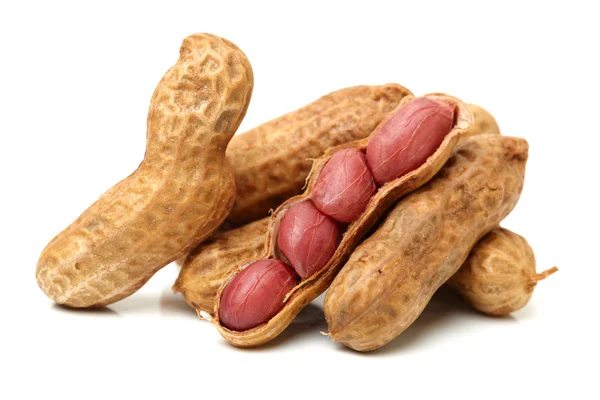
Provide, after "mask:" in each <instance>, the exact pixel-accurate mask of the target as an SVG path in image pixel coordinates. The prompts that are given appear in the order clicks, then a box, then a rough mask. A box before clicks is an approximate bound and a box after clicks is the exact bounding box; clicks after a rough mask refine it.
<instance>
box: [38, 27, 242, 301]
mask: <svg viewBox="0 0 600 400" xmlns="http://www.w3.org/2000/svg"><path fill="white" fill-rule="evenodd" d="M253 82H254V80H253V74H252V68H251V66H250V63H249V61H248V59H247V58H246V56H245V55H244V53H243V52H242V51H241V50H240V49H239V48H238V47H236V46H235V45H234V44H232V43H231V42H229V41H227V40H225V39H222V38H219V37H217V36H213V35H209V34H196V35H191V36H188V37H187V38H186V39H185V40H184V41H183V43H182V45H181V49H180V57H179V59H178V61H177V63H176V64H175V65H174V66H173V67H172V68H171V69H170V70H169V71H168V72H167V73H166V74H165V75H164V77H163V78H162V79H161V81H160V82H159V84H158V86H157V87H156V90H155V91H154V94H153V95H152V99H151V102H150V109H149V112H148V120H147V145H146V155H145V157H144V160H143V161H142V163H141V164H140V166H139V168H138V169H137V170H136V171H135V172H134V173H133V174H131V175H130V176H128V177H127V178H125V179H124V180H123V181H121V182H120V183H118V184H117V185H116V186H114V187H113V188H111V189H110V190H108V191H107V192H106V193H104V194H103V195H102V196H101V197H100V198H99V199H98V200H97V201H96V202H95V203H94V204H92V206H90V207H89V208H88V209H87V210H86V211H85V212H84V213H83V214H82V215H81V216H80V217H79V218H78V219H77V220H76V221H75V222H74V223H72V224H71V225H70V226H69V227H68V228H66V229H65V230H64V231H62V232H61V233H60V234H59V235H58V236H56V237H55V238H54V239H53V240H52V241H51V242H50V243H49V244H48V246H47V247H46V248H45V249H44V251H43V252H42V254H41V256H40V259H39V262H38V265H37V271H36V278H37V282H38V284H39V286H40V288H41V289H42V290H43V291H44V293H46V295H48V297H50V298H51V299H52V300H54V301H55V302H57V303H59V304H65V305H67V306H71V307H98V306H103V305H107V304H110V303H113V302H115V301H117V300H120V299H122V298H124V297H127V296H129V295H130V294H132V293H133V292H135V291H136V290H138V289H139V288H140V287H141V286H142V285H143V284H144V283H145V282H146V281H147V280H148V279H149V278H150V277H151V276H152V275H153V274H154V273H155V272H156V271H158V270H159V269H160V268H162V267H163V266H165V265H167V264H168V263H170V262H171V261H173V260H175V259H176V258H178V257H180V256H182V255H183V254H186V253H187V252H189V251H190V250H191V249H192V248H193V247H194V246H195V245H197V244H198V243H199V242H200V241H202V240H203V239H204V238H206V237H207V236H208V235H210V234H211V232H213V231H214V230H215V229H216V228H217V227H218V226H219V225H220V224H221V223H222V222H223V220H224V219H225V217H226V216H227V215H228V214H229V211H230V210H231V207H232V205H233V201H234V196H235V183H234V179H233V172H232V170H231V168H230V167H229V164H228V162H227V159H226V158H225V149H226V147H227V144H228V142H229V140H230V139H231V137H232V136H233V134H234V133H235V131H236V130H237V128H238V126H239V124H240V122H241V121H242V119H243V117H244V115H245V113H246V109H247V108H248V104H249V102H250V97H251V94H252V88H253Z"/></svg>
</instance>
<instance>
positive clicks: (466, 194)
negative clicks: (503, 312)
mask: <svg viewBox="0 0 600 400" xmlns="http://www.w3.org/2000/svg"><path fill="white" fill-rule="evenodd" d="M527 154H528V144H527V141H525V140H524V139H520V138H513V137H502V136H498V135H480V136H474V137H472V138H470V139H467V140H465V141H464V142H462V143H460V144H459V145H458V146H457V147H456V149H455V150H454V154H453V156H452V158H450V159H449V160H448V162H447V163H446V165H445V166H444V168H442V170H441V171H440V172H439V173H438V174H437V175H436V177H435V178H434V179H432V180H431V181H430V182H429V183H427V184H426V185H424V186H423V187H422V188H420V189H419V190H417V191H415V192H414V193H411V194H410V195H408V196H406V197H405V198H403V199H402V200H401V201H400V202H398V204H397V205H396V207H395V208H394V209H393V210H392V211H391V212H390V213H389V215H388V216H387V217H386V219H385V221H384V222H383V223H382V225H381V226H379V227H378V229H377V230H376V232H375V233H373V235H372V236H371V237H369V238H368V239H367V240H365V241H364V242H363V243H362V244H361V245H360V246H358V248H357V249H356V250H355V251H354V252H353V253H352V255H351V256H350V259H349V261H348V262H347V263H346V265H345V266H344V267H343V268H342V269H341V271H340V272H339V274H338V275H337V277H336V278H335V279H334V281H333V283H332V284H331V287H330V288H329V291H328V292H327V296H326V297H325V317H326V319H327V323H328V325H329V335H330V336H331V338H332V339H333V340H334V341H336V342H341V343H343V344H345V345H346V346H349V347H350V348H352V349H354V350H358V351H370V350H375V349H377V348H379V347H381V346H383V345H385V344H386V343H388V342H390V341H391V340H392V339H394V338H395V337H396V336H398V335H399V334H400V333H402V332H403V331H404V330H405V329H406V328H407V327H408V326H410V324H412V322H413V321H414V320H415V319H416V318H417V317H418V316H419V315H420V314H421V312H422V311H423V309H424V308H425V306H426V305H427V303H428V302H429V300H430V299H431V296H432V295H433V293H434V292H435V291H436V290H437V289H438V288H439V287H440V286H441V285H442V284H443V283H444V282H446V281H447V280H448V279H449V278H450V277H451V276H452V275H453V274H454V273H456V271H458V269H459V268H460V266H461V265H462V264H463V262H464V261H465V259H466V258H467V256H468V254H469V251H470V250H471V248H472V247H473V246H474V245H475V243H476V242H477V241H478V240H479V239H480V238H481V237H482V236H483V235H485V234H486V233H487V232H489V231H490V230H491V229H493V228H494V227H495V226H496V225H498V223H500V221H501V220H502V219H503V218H504V217H505V216H506V215H508V213H509V212H510V211H511V210H512V209H513V208H514V206H515V205H516V203H517V201H518V199H519V196H520V193H521V190H522V188H523V180H524V176H525V163H526V161H527Z"/></svg>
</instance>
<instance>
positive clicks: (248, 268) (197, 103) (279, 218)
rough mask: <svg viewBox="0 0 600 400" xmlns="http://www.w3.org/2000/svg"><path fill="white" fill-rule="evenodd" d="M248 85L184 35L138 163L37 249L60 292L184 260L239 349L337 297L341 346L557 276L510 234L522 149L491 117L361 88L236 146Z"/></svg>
mask: <svg viewBox="0 0 600 400" xmlns="http://www.w3.org/2000/svg"><path fill="white" fill-rule="evenodd" d="M253 82H254V81H253V74H252V69H251V66H250V63H249V61H248V60H247V58H246V57H245V55H244V54H243V53H242V51H241V50H240V49H239V48H237V47H236V46H235V45H234V44H232V43H231V42H229V41H227V40H225V39H222V38H219V37H216V36H214V35H209V34H195V35H191V36H189V37H187V38H186V39H185V40H184V42H183V44H182V46H181V49H180V57H179V60H178V61H177V63H176V64H175V65H174V66H173V67H172V68H171V69H170V70H169V71H168V72H167V73H166V74H165V76H164V77H163V79H162V80H161V81H160V83H159V84H158V87H157V88H156V90H155V92H154V94H153V96H152V100H151V104H150V110H149V114H148V125H147V126H148V133H147V147H146V155H145V157H144V160H143V162H142V163H141V165H140V167H139V168H138V169H137V170H136V171H135V172H134V173H133V174H132V175H130V176H129V177H127V178H126V179H124V180H123V181H121V182H119V183H118V184H117V185H116V186H114V187H113V188H111V189H110V190H108V191H107V192H106V193H105V194H104V195H102V196H101V197H100V198H99V199H98V200H97V201H96V202H95V203H94V204H93V205H92V206H90V207H89V208H88V209H87V210H86V211H85V212H84V213H83V214H82V215H81V216H80V217H79V218H78V219H77V220H76V221H75V222H74V223H73V224H71V225H70V226H69V227H67V228H66V229H65V230H64V231H63V232H61V233H60V234H59V235H58V236H56V237H55V238H54V239H53V240H52V241H51V242H50V243H49V244H48V246H47V247H46V248H45V249H44V251H43V252H42V255H41V257H40V260H39V262H38V265H37V271H36V272H37V273H36V277H37V281H38V284H39V286H40V288H41V289H42V290H43V291H44V292H45V293H46V294H47V295H48V296H49V297H50V298H51V299H53V300H54V301H56V302H57V303H60V304H64V305H67V306H71V307H101V306H105V305H107V304H110V303H113V302H115V301H118V300H120V299H123V298H124V297H127V296H129V295H130V294H132V293H134V292H135V291H136V290H137V289H139V288H140V287H141V286H142V285H143V284H144V283H145V282H146V281H147V280H148V279H150V277H151V276H152V275H153V274H154V273H155V272H156V271H158V270H159V269H160V268H162V267H164V266H165V265H167V264H169V263H170V262H172V261H174V260H177V259H179V258H181V257H183V256H186V255H187V256H186V257H185V261H184V262H183V267H182V269H181V271H180V275H179V277H178V279H177V281H176V283H175V286H174V290H175V291H177V292H181V293H182V294H183V296H184V297H185V299H186V301H187V302H188V303H189V304H190V305H191V306H192V307H193V308H194V309H196V310H197V312H198V313H199V315H201V316H202V317H203V318H206V319H209V320H210V321H211V322H212V324H213V325H214V326H215V327H216V328H217V329H218V331H219V332H220V333H221V334H222V336H223V337H224V338H225V339H226V340H227V341H229V342H230V343H232V344H234V345H236V346H243V347H250V346H258V345H261V344H264V343H266V342H268V341H270V340H272V339H273V338H275V337H276V336H277V335H279V334H280V333H281V332H282V331H283V330H284V329H285V328H286V327H287V326H288V325H289V324H290V323H291V322H292V320H293V319H294V318H295V316H296V315H297V314H298V313H299V312H300V310H301V309H302V308H303V307H304V306H306V305H307V304H308V303H310V302H311V301H312V300H314V299H315V298H316V297H318V296H319V295H320V294H321V293H323V292H324V291H325V290H328V291H327V295H326V297H325V310H324V311H325V317H326V320H327V323H328V327H329V336H330V337H331V338H332V339H333V340H334V341H337V342H341V343H344V344H345V345H347V346H349V347H351V348H352V349H355V350H359V351H369V350H374V349H377V348H379V347H381V346H383V345H385V344H386V343H388V342H390V341H391V340H393V339H394V338H395V337H396V336H398V335H399V334H400V333H402V331H403V330H404V329H406V328H407V327H408V326H410V324H411V323H412V322H413V321H414V320H415V319H416V318H417V317H418V316H419V314H420V313H421V312H422V311H423V309H424V307H425V306H426V304H427V302H428V301H429V299H430V298H431V297H432V296H433V294H434V293H435V291H436V290H437V289H438V288H439V287H440V286H441V285H443V284H444V283H446V282H447V283H448V286H449V287H451V288H452V289H453V290H455V291H456V292H458V293H459V294H460V295H461V296H462V297H464V298H465V299H466V300H467V301H468V302H469V303H470V304H472V305H473V306H474V307H475V308H476V309H478V310H480V311H481V312H484V313H487V314H491V315H506V314H508V313H511V312H513V311H515V310H517V309H519V308H521V307H523V306H524V305H525V304H526V303H527V302H528V301H529V298H530V297H531V294H532V291H533V288H534V287H535V284H536V282H537V281H539V280H540V279H543V278H544V277H546V276H548V275H549V274H551V273H553V272H554V271H556V269H555V268H553V269H551V270H548V271H545V272H543V273H541V274H537V273H536V269H535V258H534V255H533V251H532V250H531V247H530V246H529V245H528V244H527V242H526V241H525V239H524V238H522V237H521V236H519V235H517V234H515V233H512V232H510V231H508V230H506V229H503V228H500V227H498V224H499V223H500V222H501V221H502V219H504V217H506V216H507V215H508V214H509V213H510V211H511V210H512V209H513V208H514V206H515V205H516V203H517V201H518V199H519V196H520V193H521V190H522V188H523V181H524V175H525V164H526V162H527V153H528V145H527V142H526V141H525V140H524V139H520V138H515V137H505V136H501V135H500V134H499V129H498V126H497V125H496V122H495V120H494V118H493V117H492V116H491V115H489V114H488V113H487V112H486V111H485V110H483V109H481V108H479V107H477V106H473V105H466V104H464V103H463V102H462V101H460V100H459V99H456V98H454V97H451V96H448V95H444V94H430V95H426V96H422V97H414V96H413V95H412V93H411V92H410V91H409V90H407V89H406V88H404V87H402V86H400V85H396V84H388V85H383V86H357V87H351V88H346V89H342V90H339V91H337V92H334V93H331V94H328V95H326V96H324V97H322V98H320V99H318V100H316V101H315V102H313V103H311V104H309V105H307V106H305V107H303V108H300V109H299V110H296V111H294V112H291V113H289V114H286V115H284V116H282V117H279V118H277V119H275V120H272V121H269V122H267V123H265V124H263V125H261V126H258V127H256V128H254V129H252V130H250V131H248V132H246V133H243V134H240V135H236V136H235V137H234V136H233V135H234V133H235V132H236V130H237V128H238V126H239V124H240V122H241V121H242V119H243V117H244V115H245V113H246V110H247V108H248V105H249V102H250V97H251V94H252V89H253ZM217 231H218V232H217Z"/></svg>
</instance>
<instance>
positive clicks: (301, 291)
mask: <svg viewBox="0 0 600 400" xmlns="http://www.w3.org/2000/svg"><path fill="white" fill-rule="evenodd" d="M427 96H428V97H431V98H433V99H437V100H439V101H443V102H446V103H449V104H452V105H454V106H455V107H456V108H455V110H456V113H455V121H454V125H453V127H452V129H451V130H450V132H449V133H448V134H447V135H446V136H445V138H444V139H443V141H442V143H441V145H440V146H439V147H438V148H437V150H436V151H435V152H434V153H433V154H432V155H431V156H430V157H429V158H428V159H427V160H426V162H425V163H424V164H422V165H421V166H419V167H418V168H417V169H415V170H413V171H411V172H409V173H407V174H406V175H404V176H402V177H400V178H397V179H395V180H393V181H390V182H388V183H386V184H385V185H384V186H382V187H381V188H379V190H378V192H377V193H376V194H375V195H374V196H373V197H372V198H371V200H370V201H369V204H368V205H367V208H366V210H365V211H364V212H363V213H362V214H361V215H360V216H359V217H358V218H357V219H356V220H354V221H353V222H352V223H351V224H350V225H349V226H348V228H347V230H346V232H345V234H344V237H343V239H342V241H341V243H340V245H339V246H338V248H337V250H336V251H335V253H334V255H333V256H332V257H331V259H330V260H329V261H328V262H327V264H326V265H325V266H324V267H323V268H322V269H321V270H320V271H318V272H317V273H315V274H314V275H312V276H311V277H308V278H306V279H304V280H302V282H300V284H299V285H298V286H296V287H295V288H294V290H292V291H291V292H290V293H288V297H287V301H286V303H285V305H284V307H283V309H282V310H281V311H280V312H279V313H277V314H276V315H275V316H274V317H273V318H271V319H270V320H269V321H268V322H267V323H264V324H262V325H259V326H257V327H255V328H252V329H249V330H245V331H241V332H240V331H232V330H229V329H227V328H225V327H224V326H222V325H221V324H220V322H219V317H218V316H219V299H220V297H221V292H222V291H223V289H224V288H225V287H226V286H227V284H228V282H229V281H231V280H232V279H233V278H234V277H235V275H236V274H237V273H238V272H239V271H241V270H243V269H244V268H245V267H246V266H247V265H249V264H250V263H249V262H245V263H242V264H241V265H238V266H237V267H236V268H235V269H234V270H233V271H232V273H231V274H230V275H229V276H228V277H227V278H226V279H225V281H224V282H223V285H222V286H221V288H220V289H219V291H218V293H217V304H216V305H215V309H214V315H215V316H214V317H210V313H209V312H203V313H201V315H202V316H203V317H205V318H207V319H209V320H210V321H211V322H212V323H213V325H214V326H215V327H216V328H217V329H218V331H219V333H221V335H222V336H223V337H224V338H225V339H226V340H227V341H228V342H229V343H231V344H233V345H236V346H240V347H251V346H258V345H261V344H264V343H266V342H268V341H270V340H272V339H273V338H275V337H276V336H277V335H279V334H280V333H281V332H282V331H283V330H284V329H285V328H286V327H287V326H288V325H289V324H290V323H291V321H292V320H293V319H294V317H295V316H296V315H297V314H298V312H300V310H301V309H302V308H303V307H304V306H306V305H307V304H308V303H310V302H311V301H312V300H314V299H315V298H316V297H318V296H319V295H320V294H321V293H323V292H324V291H325V290H326V289H327V287H328V286H329V284H330V283H331V281H332V280H333V278H334V277H335V275H336V274H337V272H338V270H339V268H340V267H341V266H342V265H343V264H344V262H345V261H346V259H347V257H348V255H349V254H350V253H351V252H352V250H353V249H354V247H356V245H357V244H358V243H360V240H361V239H362V237H363V236H364V234H365V233H366V232H367V231H368V230H369V229H370V228H371V227H372V226H373V225H374V224H375V223H376V222H377V220H378V219H379V218H380V217H381V216H382V215H383V213H384V212H385V211H386V209H387V208H388V207H389V206H391V205H392V204H394V203H395V202H396V201H397V200H398V199H399V198H400V197H402V196H404V195H405V194H407V193H409V192H411V191H413V190H415V189H416V188H418V187H420V186H421V185H423V184H424V183H425V182H427V181H428V180H429V179H431V178H432V177H433V176H434V175H435V174H436V173H437V172H438V171H439V170H440V168H441V167H442V166H443V165H444V163H445V162H446V161H447V160H448V158H449V157H450V154H451V153H452V150H453V148H454V146H455V145H456V143H457V142H458V140H459V138H460V134H461V133H462V132H463V131H464V130H465V129H466V128H467V127H468V126H469V125H470V124H471V123H472V115H471V113H470V112H469V111H468V109H467V107H466V105H465V104H464V103H463V102H461V101H460V100H458V99H456V98H454V97H451V96H447V95H444V94H430V95H427ZM406 101H408V100H406ZM390 118H393V114H392V116H390ZM382 124H385V120H384V121H383V122H382ZM380 126H381V124H380ZM377 132H378V128H376V129H375V130H374V131H373V133H372V134H371V135H370V137H372V136H373V135H375V134H377ZM368 142H369V138H366V139H363V140H360V141H357V142H354V143H350V144H346V145H342V146H338V147H336V148H333V149H330V150H329V151H328V152H327V153H326V155H325V156H323V157H322V158H320V159H318V160H317V161H315V164H314V166H313V169H312V172H311V175H310V180H309V182H308V186H307V190H306V192H305V193H304V194H303V195H301V196H296V197H293V198H291V199H289V200H288V201H286V202H285V203H283V204H282V205H281V206H280V207H279V208H278V209H277V210H276V211H275V213H274V214H273V215H272V216H271V219H270V222H269V229H268V232H267V236H266V240H265V247H264V251H263V253H262V254H261V258H273V257H276V258H279V259H283V257H282V255H281V254H280V252H279V249H278V248H277V246H276V243H277V233H278V229H279V223H280V221H281V219H282V217H283V215H284V214H285V212H286V211H287V209H288V208H289V207H290V206H291V205H293V204H296V203H298V202H301V201H306V200H309V199H310V198H311V193H312V189H313V187H314V184H315V182H316V181H317V180H318V178H319V174H320V172H321V170H322V169H323V167H324V165H325V164H326V163H327V161H328V160H329V159H330V158H331V156H332V154H334V153H335V152H337V151H339V150H341V149H347V148H354V149H360V150H364V149H365V148H366V147H367V144H368Z"/></svg>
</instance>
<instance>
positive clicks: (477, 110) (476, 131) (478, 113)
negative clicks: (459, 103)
mask: <svg viewBox="0 0 600 400" xmlns="http://www.w3.org/2000/svg"><path fill="white" fill-rule="evenodd" d="M467 107H468V108H469V111H471V113H472V114H473V118H474V123H473V125H471V126H470V127H469V129H467V130H466V132H465V133H464V134H463V135H462V139H466V138H468V137H471V136H475V135H484V134H492V133H498V134H499V133H500V127H499V126H498V123H497V122H496V119H495V118H494V117H493V116H492V114H490V113H489V112H488V111H487V110H486V109H485V108H483V107H480V106H478V105H475V104H467Z"/></svg>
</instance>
